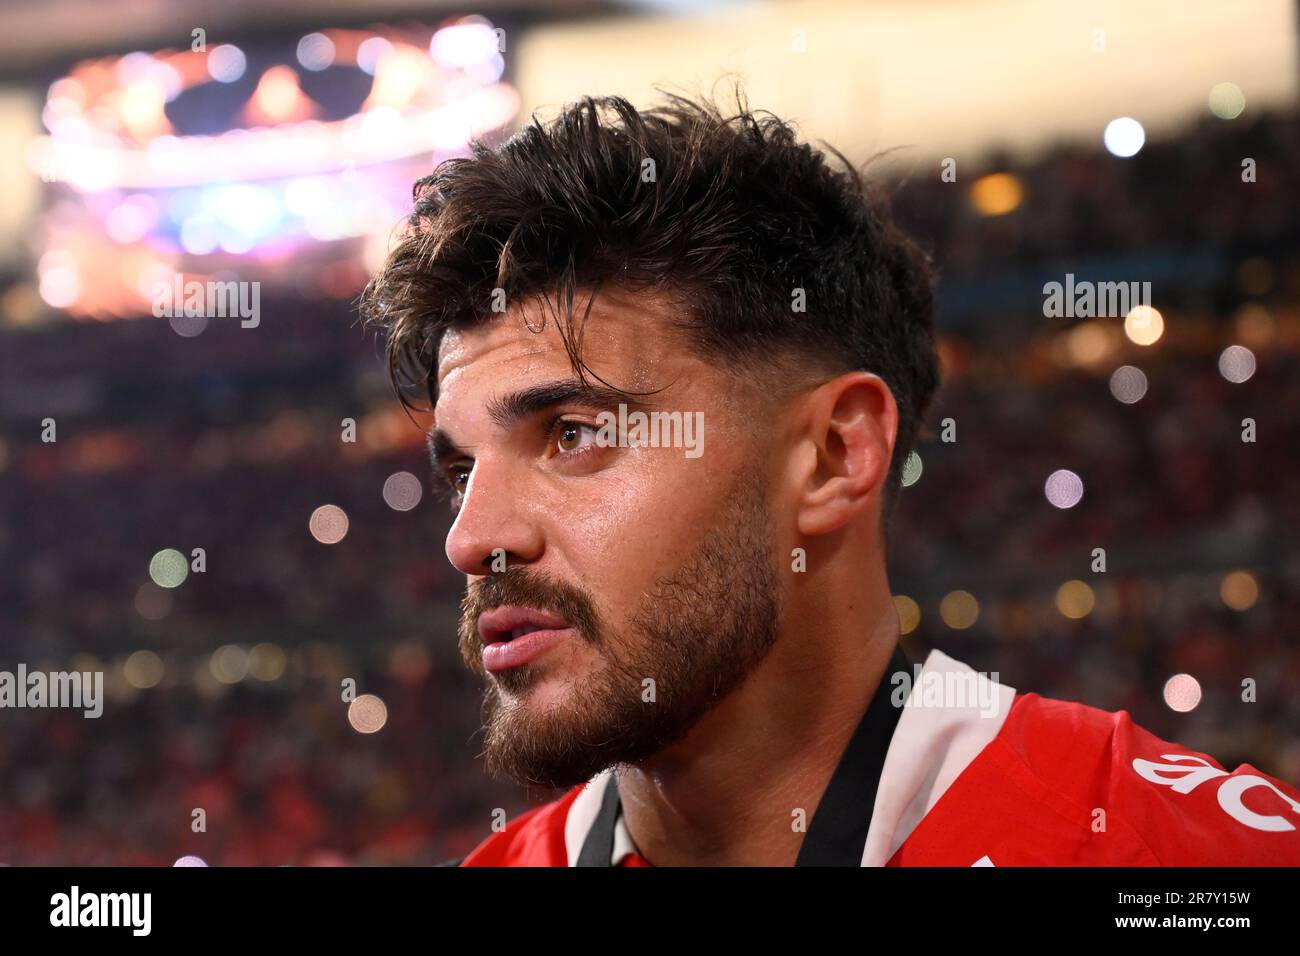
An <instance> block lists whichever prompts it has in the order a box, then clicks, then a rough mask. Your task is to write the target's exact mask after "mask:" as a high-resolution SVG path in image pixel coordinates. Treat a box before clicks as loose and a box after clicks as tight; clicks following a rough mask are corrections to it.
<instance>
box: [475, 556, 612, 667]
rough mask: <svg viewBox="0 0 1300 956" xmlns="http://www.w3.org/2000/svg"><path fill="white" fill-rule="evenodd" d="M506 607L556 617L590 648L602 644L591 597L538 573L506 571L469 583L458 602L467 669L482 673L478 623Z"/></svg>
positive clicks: (520, 570) (480, 639) (583, 591)
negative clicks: (563, 620) (483, 616)
mask: <svg viewBox="0 0 1300 956" xmlns="http://www.w3.org/2000/svg"><path fill="white" fill-rule="evenodd" d="M505 604H517V605H520V606H522V607H531V608H536V609H538V610H541V611H549V612H551V613H552V614H558V615H560V616H561V617H563V618H564V619H565V620H566V621H568V622H569V624H570V625H572V627H573V629H574V630H575V631H577V633H578V636H579V637H581V638H582V639H583V640H585V641H587V642H588V643H589V644H595V645H599V644H600V643H601V631H600V626H599V620H598V618H597V615H596V605H595V602H594V601H593V600H592V597H591V595H590V594H588V593H587V591H585V590H584V589H583V588H581V587H578V586H576V585H572V584H567V583H565V582H563V581H558V580H556V579H555V578H552V577H550V576H549V575H547V574H545V573H543V572H540V571H529V570H526V569H524V568H520V567H514V568H507V569H506V570H505V571H503V572H501V573H500V574H494V575H492V576H491V577H485V578H480V579H479V580H477V581H472V582H470V585H469V587H467V588H466V589H465V597H464V598H462V599H461V602H460V653H461V657H463V658H464V660H465V663H466V665H467V666H468V667H469V668H470V669H471V670H474V671H479V672H482V654H483V639H482V637H481V636H480V635H479V632H478V619H479V617H480V616H481V615H483V614H484V613H486V612H487V611H490V610H492V609H493V608H497V607H501V606H502V605H505Z"/></svg>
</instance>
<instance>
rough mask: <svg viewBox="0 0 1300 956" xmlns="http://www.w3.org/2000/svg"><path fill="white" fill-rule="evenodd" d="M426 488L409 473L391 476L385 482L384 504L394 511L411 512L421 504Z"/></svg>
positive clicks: (404, 472)
mask: <svg viewBox="0 0 1300 956" xmlns="http://www.w3.org/2000/svg"><path fill="white" fill-rule="evenodd" d="M423 494H424V486H423V485H421V484H420V479H419V478H417V477H415V475H413V474H411V473H410V472H409V471H399V472H397V473H395V474H392V475H389V476H388V479H387V480H386V481H385V482H384V503H385V504H387V505H388V507H390V508H392V509H393V510H394V511H410V510H411V509H412V508H414V507H415V506H416V505H418V504H419V503H420V497H421V495H423Z"/></svg>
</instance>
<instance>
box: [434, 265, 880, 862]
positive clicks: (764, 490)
mask: <svg viewBox="0 0 1300 956" xmlns="http://www.w3.org/2000/svg"><path fill="white" fill-rule="evenodd" d="M673 309H674V306H673V305H672V304H671V303H670V301H669V300H668V299H666V298H664V297H659V296H656V295H652V294H649V293H636V294H633V293H629V292H620V291H611V290H607V291H603V292H602V293H601V295H600V296H599V297H598V298H597V300H596V302H595V304H594V305H593V307H592V309H591V313H590V317H589V319H588V321H587V323H586V326H585V332H584V335H583V339H582V354H583V357H584V359H585V361H586V363H587V366H588V368H589V369H590V374H589V375H588V378H589V380H590V381H592V382H593V383H594V384H599V383H600V381H602V380H603V381H604V382H606V383H608V384H610V385H612V386H615V387H618V388H621V389H624V390H627V391H634V392H645V391H650V390H654V394H653V395H643V396H638V398H637V400H639V401H641V402H643V403H644V405H643V407H644V408H645V409H646V410H647V411H649V410H655V409H658V410H664V411H682V412H696V411H699V412H703V415H704V424H705V432H706V434H707V436H708V440H707V445H706V448H707V452H706V454H704V455H703V456H702V457H700V458H697V459H691V458H688V457H686V456H685V454H684V453H683V450H682V449H679V448H639V447H633V448H620V447H613V448H605V447H598V446H596V445H595V442H594V440H593V437H594V430H595V428H596V427H597V418H596V416H597V414H598V413H599V412H600V411H605V410H613V409H612V408H610V407H609V406H608V405H605V406H601V407H593V406H589V405H582V404H577V403H572V402H570V403H565V404H561V405H558V406H555V407H553V408H550V409H546V410H543V411H540V412H538V413H536V414H534V415H532V416H531V417H528V418H524V419H522V420H520V421H517V422H514V423H511V424H510V425H509V426H508V427H502V426H501V424H500V423H498V422H497V421H495V420H494V418H493V416H492V415H491V414H490V413H489V412H490V407H491V406H490V403H491V402H493V400H499V399H501V398H502V397H504V396H506V395H509V394H511V393H514V392H518V391H519V390H521V389H527V388H529V387H531V386H535V385H541V384H545V383H550V382H562V381H572V380H574V379H575V375H574V372H573V368H572V366H571V363H570V359H569V356H568V353H567V352H566V351H565V348H564V345H563V342H562V339H561V335H560V332H559V330H558V329H557V327H556V324H555V321H554V319H553V318H552V317H551V316H550V315H549V314H548V313H546V312H544V311H543V310H541V309H540V308H538V307H537V306H536V305H535V304H534V303H531V302H530V303H529V304H527V305H519V306H515V307H514V308H511V309H510V310H508V311H507V312H505V313H503V314H502V315H500V316H499V317H494V318H493V319H491V320H489V321H487V322H484V323H481V324H480V325H478V326H475V327H471V328H468V329H464V330H457V331H450V332H448V333H447V334H446V335H445V336H444V338H443V340H442V343H441V347H440V349H439V353H438V362H437V383H438V397H437V403H436V407H435V418H436V422H437V427H438V429H439V430H440V431H441V432H443V433H444V435H445V436H446V437H447V438H448V439H450V440H451V441H452V442H454V444H455V446H456V449H457V451H456V452H455V453H453V454H451V455H449V456H447V457H445V458H444V459H443V460H442V461H441V462H439V463H437V464H435V470H440V471H443V472H444V473H446V472H450V474H451V475H452V477H453V479H457V480H459V487H460V497H459V511H458V514H457V517H456V520H455V522H454V524H453V526H452V528H451V531H450V533H449V534H448V537H447V542H446V551H447V557H448V559H449V560H450V561H451V562H452V564H453V565H455V567H456V568H457V569H458V570H459V571H461V572H462V573H463V574H465V575H466V579H467V583H468V585H469V586H470V587H471V588H473V587H474V586H475V582H478V581H482V580H483V579H484V578H485V577H487V576H490V574H491V561H492V554H493V551H494V549H498V548H500V549H504V551H505V552H506V554H507V556H508V564H509V566H510V567H512V568H522V569H524V571H535V572H537V573H538V574H539V575H544V576H545V578H546V579H549V580H552V581H556V582H560V583H563V584H564V585H566V586H567V585H573V586H576V587H580V588H581V589H582V590H583V591H584V592H585V593H586V594H587V595H589V596H590V598H591V600H592V602H593V604H594V608H593V609H594V611H595V612H596V615H597V617H598V618H599V621H600V623H601V625H602V628H603V629H604V630H605V633H604V635H603V642H602V643H599V644H595V643H591V642H588V641H584V640H578V639H569V640H566V641H564V642H562V643H560V644H559V645H557V646H555V647H553V648H552V649H550V650H549V651H547V652H546V653H545V654H544V655H543V656H541V657H540V658H538V659H537V660H535V661H534V662H533V663H532V664H531V665H530V668H531V673H530V674H529V675H528V680H527V681H526V686H522V687H521V686H518V684H514V683H512V682H510V681H505V682H501V681H497V678H496V677H494V676H493V675H491V674H485V675H484V677H485V680H486V681H488V682H489V683H491V682H494V681H495V682H496V684H495V686H494V687H490V690H491V691H492V692H493V693H494V694H495V696H496V699H497V702H498V707H499V713H498V716H499V717H500V718H501V719H502V720H503V721H507V723H506V724H504V725H503V726H509V725H510V724H509V723H508V722H509V721H511V720H518V721H523V722H528V723H529V725H530V726H533V727H539V726H541V727H544V726H545V722H546V721H548V720H551V719H553V717H554V715H556V714H558V713H560V712H561V711H562V710H563V709H564V708H565V706H566V704H567V705H569V706H570V708H572V707H575V706H586V701H587V699H586V698H584V697H583V696H582V695H581V694H580V693H579V691H580V690H581V689H582V688H584V687H590V686H597V685H599V681H598V680H597V678H598V677H599V676H600V675H601V674H602V673H604V672H605V670H604V669H606V668H608V667H609V660H607V659H606V655H610V654H614V655H618V656H620V657H622V658H626V659H638V660H645V659H653V657H654V655H655V654H659V655H662V654H664V653H666V652H670V651H669V650H668V649H665V648H662V647H655V648H637V647H635V646H630V645H632V644H634V643H635V642H636V641H638V640H646V639H647V636H646V631H645V629H644V628H641V627H638V626H637V622H638V621H639V620H641V619H642V618H640V617H638V612H643V611H644V609H645V602H646V601H647V600H649V599H650V598H651V597H652V596H653V595H654V594H657V593H661V591H659V590H657V588H658V587H659V583H660V582H663V581H664V580H666V579H671V578H672V576H673V574H674V572H676V571H678V570H680V569H681V568H682V567H683V565H684V561H685V560H686V558H687V556H688V555H692V554H695V553H697V552H698V551H699V549H700V548H701V545H702V544H705V543H706V540H707V539H708V537H709V535H710V534H712V535H714V536H715V537H716V536H718V535H719V534H721V535H725V534H726V533H727V530H728V529H727V522H730V521H733V520H734V515H735V508H734V502H735V499H736V498H737V496H738V495H739V494H740V492H739V491H738V489H737V486H736V481H737V476H752V477H753V479H754V480H755V481H756V482H762V483H764V487H758V488H754V489H753V490H752V496H753V498H754V500H755V501H756V502H758V503H760V504H761V505H762V506H763V508H764V510H765V511H766V514H767V515H768V516H769V518H770V522H771V524H770V538H771V541H770V551H769V553H767V554H760V555H755V556H754V560H755V561H760V560H761V561H764V562H770V565H771V567H772V568H773V569H775V572H776V578H775V579H776V580H777V581H779V590H780V592H781V593H780V595H779V597H780V611H779V614H774V615H773V616H774V617H775V620H774V621H772V625H773V628H774V631H773V633H774V636H775V641H774V643H773V644H772V646H771V647H770V648H769V649H767V650H766V651H765V652H764V653H763V655H762V656H761V660H758V661H757V662H756V664H755V666H753V668H752V669H751V670H750V672H749V673H748V676H747V677H746V678H745V679H744V680H743V682H741V683H740V684H739V686H738V687H736V688H735V689H734V690H733V691H731V692H730V693H729V694H728V695H727V696H726V697H725V698H724V699H722V700H721V701H719V702H717V703H716V704H714V705H713V706H712V707H711V709H708V710H707V712H706V713H704V715H703V716H702V717H701V718H700V719H698V720H697V721H696V722H695V723H694V725H693V726H692V727H691V728H690V729H689V731H688V732H686V734H685V736H684V737H682V738H681V739H680V740H678V741H676V742H675V743H673V744H671V745H670V746H667V747H665V748H663V749H662V750H660V751H659V752H657V753H655V754H653V755H651V756H648V757H647V758H646V759H643V760H639V761H637V762H636V763H635V764H634V765H631V766H628V767H625V768H623V769H622V772H621V773H620V776H619V794H620V797H621V800H622V804H623V808H624V813H625V817H626V821H627V826H628V830H629V833H630V834H631V836H632V839H633V842H634V843H635V844H636V847H637V849H638V851H639V852H640V853H641V854H642V855H643V856H644V857H645V858H646V859H647V860H649V861H650V862H651V863H652V864H654V865H656V866H671V865H775V866H787V865H791V864H793V862H794V860H795V858H796V856H797V854H798V851H799V846H800V844H801V841H802V839H803V829H796V827H795V826H794V823H795V820H796V813H795V812H796V811H797V810H802V811H804V819H805V821H810V820H811V819H812V817H813V815H814V813H815V811H816V807H817V804H818V802H819V800H820V799H821V795H822V792H823V791H824V789H825V787H826V784H827V782H828V780H829V779H830V775H831V773H832V772H833V770H834V768H835V766H836V764H837V762H838V760H839V758H840V756H841V754H842V753H843V750H844V748H845V746H846V745H847V743H848V740H849V738H850V736H851V735H852V732H853V730H854V728H855V727H856V725H857V722H858V720H859V719H860V717H861V715H862V713H863V711H864V710H865V709H866V706H867V704H868V702H869V700H870V698H871V696H872V694H873V693H874V691H875V689H876V686H877V684H878V683H879V681H880V679H881V676H882V674H883V673H884V670H885V668H886V665H887V663H888V660H889V657H890V655H891V654H892V651H893V648H894V646H895V645H896V643H897V640H898V616H897V612H896V610H895V606H894V603H893V599H892V595H891V591H890V588H889V584H888V581H887V578H886V574H885V563H884V554H883V545H882V537H881V534H880V527H879V521H880V507H881V495H882V492H883V489H884V484H885V480H886V475H887V472H888V468H889V461H890V454H891V452H892V450H893V443H894V436H895V432H896V429H897V409H896V406H895V404H894V400H893V397H892V395H891V394H890V392H889V389H888V387H887V386H886V385H885V384H884V383H883V382H882V381H881V380H880V379H879V378H878V377H877V376H875V375H872V374H870V373H867V372H861V371H856V372H848V373H842V374H836V373H824V374H818V373H816V372H812V373H809V374H804V371H803V370H802V366H800V365H797V363H794V362H793V361H792V362H791V363H789V367H788V368H787V367H785V366H781V368H782V371H780V372H777V371H774V370H773V371H765V372H746V373H736V372H734V371H728V370H726V369H725V368H723V367H722V366H721V365H720V363H718V362H717V361H716V360H713V359H711V358H710V357H707V356H701V355H699V354H697V353H696V352H695V350H694V349H692V348H691V347H690V346H688V345H687V344H686V342H685V341H684V338H683V336H682V335H681V334H680V332H678V331H676V330H675V329H673V328H672V327H671V322H672V318H673V316H674V312H673ZM539 328H540V331H539ZM796 368H799V369H801V370H800V371H795V369H796ZM556 416H560V417H562V418H563V419H565V420H566V421H570V422H575V421H578V422H583V423H587V424H590V425H591V431H590V432H588V431H580V432H579V433H578V434H579V435H580V436H581V437H580V438H579V440H577V441H576V442H575V441H571V440H570V441H561V440H557V431H556V429H551V430H549V431H548V430H547V428H548V425H549V424H550V423H551V422H552V420H553V419H555V418H556ZM563 427H564V426H563V425H561V426H559V428H560V431H561V432H562V431H563ZM573 436H574V433H573V432H569V433H568V436H567V437H568V438H569V439H572V438H573ZM795 548H802V549H804V551H805V552H806V570H804V571H802V572H795V571H794V570H792V560H793V559H792V551H793V549H795ZM709 598H710V595H699V597H698V599H699V601H700V602H701V605H707V603H708V601H709ZM676 610H677V611H684V612H689V610H690V608H689V607H686V608H684V609H683V608H678V609H676ZM687 619H688V620H689V614H687ZM703 619H705V620H707V619H708V616H707V615H704V616H703ZM471 623H472V622H471ZM707 637H708V635H707V634H703V635H701V638H702V639H707ZM639 651H644V652H646V653H638V652H639ZM661 659H662V658H661ZM648 676H653V675H648ZM639 706H643V707H654V706H656V705H655V704H654V703H644V704H640V705H639ZM583 716H585V717H586V718H588V719H590V720H591V721H595V722H597V724H598V721H599V719H600V714H599V713H592V714H586V715H583ZM539 722H540V723H539Z"/></svg>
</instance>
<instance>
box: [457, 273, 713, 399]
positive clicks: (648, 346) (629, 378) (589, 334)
mask: <svg viewBox="0 0 1300 956" xmlns="http://www.w3.org/2000/svg"><path fill="white" fill-rule="evenodd" d="M586 306H587V299H586V297H585V296H578V297H577V300H576V302H575V304H574V313H575V316H576V319H575V326H576V327H577V328H578V329H579V330H580V335H581V352H582V358H583V361H584V362H585V363H586V365H587V367H588V368H590V369H591V371H592V372H594V373H595V374H596V375H597V376H598V377H599V378H601V379H603V380H604V381H606V382H608V383H609V384H611V385H614V386H617V387H619V388H622V389H625V390H629V391H631V390H638V389H650V388H655V387H659V386H661V385H663V384H664V381H663V379H664V377H665V375H667V376H668V377H669V378H671V377H673V375H674V373H676V372H679V371H680V370H681V368H682V367H683V365H685V364H687V363H689V362H691V361H692V357H691V356H690V355H688V354H687V352H686V349H685V347H684V344H683V340H682V336H681V335H680V334H679V333H675V332H674V331H673V322H674V319H675V318H676V309H675V306H674V305H673V304H672V302H671V301H670V300H669V298H668V297H667V296H661V295H652V294H649V293H629V292H626V291H623V290H610V291H603V292H602V293H601V294H600V295H599V296H598V297H597V298H596V300H595V301H594V302H593V303H592V305H591V310H590V313H589V314H588V316H587V319H586V322H585V324H583V322H582V314H583V311H584V310H585V309H586ZM559 321H563V316H561V318H560V320H559ZM572 373H573V368H572V364H571V363H570V360H569V354H568V352H567V351H566V350H565V347H564V340H563V338H562V336H561V334H560V328H559V326H558V325H557V319H556V316H555V314H554V312H553V311H552V310H551V308H549V307H547V306H543V305H542V304H541V303H539V302H538V301H536V300H535V299H532V298H530V299H528V300H526V301H525V302H524V303H521V304H520V305H518V306H514V307H511V308H509V309H507V310H506V311H505V312H503V313H501V314H500V315H497V316H493V317H492V318H491V319H489V320H487V321H484V322H480V323H478V324H477V325H474V326H471V327H469V328H465V329H451V330H448V331H447V332H446V333H445V334H444V335H443V338H442V342H441V344H440V345H439V348H438V367H437V382H438V395H439V403H440V404H441V402H442V396H443V394H444V393H445V392H446V391H447V390H448V389H453V390H455V389H457V388H459V387H460V386H462V385H466V384H472V383H473V382H484V383H491V384H493V385H495V386H503V385H507V384H510V383H513V382H519V381H520V380H521V379H522V378H523V377H524V376H527V378H528V379H529V380H531V379H533V378H540V377H546V378H568V377H572ZM502 376H508V378H502Z"/></svg>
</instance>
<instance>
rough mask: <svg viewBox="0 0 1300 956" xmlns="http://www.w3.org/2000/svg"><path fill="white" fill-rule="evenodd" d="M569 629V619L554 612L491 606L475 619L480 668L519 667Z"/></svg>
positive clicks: (557, 641)
mask: <svg viewBox="0 0 1300 956" xmlns="http://www.w3.org/2000/svg"><path fill="white" fill-rule="evenodd" d="M572 632H573V627H572V626H571V625H570V624H569V622H568V621H566V620H565V619H564V618H562V617H560V616H559V615H556V614H551V613H548V612H546V611H538V610H535V609H534V608H528V607H520V606H518V605H513V604H510V605H504V606H502V607H498V608H493V609H492V610H491V611H486V612H484V613H483V614H480V615H479V619H478V633H479V637H480V638H481V639H482V642H483V668H484V669H485V670H488V671H503V670H509V669H510V668H512V667H520V666H522V665H524V664H527V663H528V662H529V661H531V660H534V659H535V658H537V657H540V656H541V655H542V654H543V653H545V652H546V651H548V650H550V649H551V648H552V647H554V646H555V645H556V644H559V643H560V642H561V641H563V640H565V639H566V638H568V637H569V636H570V635H571V634H572Z"/></svg>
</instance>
